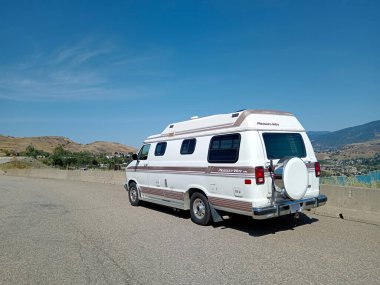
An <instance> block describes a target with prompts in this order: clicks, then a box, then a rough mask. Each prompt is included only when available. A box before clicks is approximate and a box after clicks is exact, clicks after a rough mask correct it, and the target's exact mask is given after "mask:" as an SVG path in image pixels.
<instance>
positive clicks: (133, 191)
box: [128, 182, 140, 206]
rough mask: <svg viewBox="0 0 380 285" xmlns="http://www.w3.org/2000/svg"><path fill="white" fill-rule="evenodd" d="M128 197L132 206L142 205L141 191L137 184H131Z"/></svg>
mask: <svg viewBox="0 0 380 285" xmlns="http://www.w3.org/2000/svg"><path fill="white" fill-rule="evenodd" d="M128 197H129V203H131V205H132V206H138V205H139V204H140V198H139V190H138V189H137V185H136V183H135V182H132V183H131V184H129V190H128Z"/></svg>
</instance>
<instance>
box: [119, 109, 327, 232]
mask: <svg viewBox="0 0 380 285" xmlns="http://www.w3.org/2000/svg"><path fill="white" fill-rule="evenodd" d="M133 159H134V160H133V161H132V162H131V163H130V164H129V165H128V167H127V169H126V177H127V179H126V183H125V189H126V190H127V191H128V194H129V201H130V203H131V204H132V205H133V206H137V205H139V203H140V201H148V202H153V203H157V204H161V205H165V206H169V207H173V208H178V209H182V210H190V213H191V218H192V220H193V221H194V222H195V223H197V224H200V225H207V224H208V223H209V222H211V221H215V222H216V221H220V220H221V219H222V218H221V214H220V213H221V212H227V213H236V214H242V215H248V216H252V217H253V218H254V219H268V218H272V217H277V216H282V215H290V214H298V213H299V212H302V211H304V210H307V209H311V208H315V207H319V206H322V205H324V204H325V203H326V201H327V197H326V196H325V195H321V194H320V193H319V177H320V175H321V170H320V166H319V163H318V162H317V158H316V157H315V154H314V151H313V147H312V145H311V143H310V140H309V138H308V136H307V134H306V132H305V130H304V128H303V127H302V125H301V124H300V123H299V121H298V120H297V119H296V118H295V117H294V116H293V115H292V114H290V113H286V112H279V111H269V110H244V111H239V112H235V113H231V114H221V115H214V116H208V117H202V118H198V117H192V118H191V120H188V121H183V122H179V123H174V124H170V125H169V126H167V127H166V128H165V129H164V131H163V132H162V133H161V134H159V135H154V136H150V137H148V138H147V139H146V140H145V141H144V144H143V146H142V147H141V149H140V150H139V152H138V154H135V155H133Z"/></svg>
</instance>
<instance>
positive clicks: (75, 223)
mask: <svg viewBox="0 0 380 285" xmlns="http://www.w3.org/2000/svg"><path fill="white" fill-rule="evenodd" d="M379 269H380V227H378V226H374V225H369V224H361V223H356V222H350V221H344V220H339V219H334V218H327V217H321V216H313V215H308V216H306V215H302V216H301V218H300V219H299V220H298V221H297V222H294V221H291V220H289V219H287V218H281V219H277V220H271V221H264V222H263V221H253V220H251V219H250V218H244V217H242V218H232V219H230V220H228V221H224V222H222V223H219V224H218V225H216V226H214V227H213V226H209V227H201V226H198V225H195V224H193V223H192V222H191V220H190V219H189V215H188V214H186V213H177V212H174V211H173V210H171V209H168V208H163V207H158V206H152V205H147V204H146V205H144V206H143V207H131V206H130V205H129V203H128V197H127V195H126V193H125V192H124V190H123V188H122V187H121V186H115V185H105V184H97V183H85V182H74V181H63V180H49V179H33V178H21V177H9V176H0V283H1V284H279V283H285V284H288V283H292V284H297V283H298V284H380V276H379V272H380V271H379Z"/></svg>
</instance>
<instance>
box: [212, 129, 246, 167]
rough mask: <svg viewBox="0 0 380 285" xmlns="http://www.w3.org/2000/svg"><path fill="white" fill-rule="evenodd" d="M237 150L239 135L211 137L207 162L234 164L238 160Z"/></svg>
mask: <svg viewBox="0 0 380 285" xmlns="http://www.w3.org/2000/svg"><path fill="white" fill-rule="evenodd" d="M239 149H240V134H230V135H221V136H215V137H212V138H211V141H210V147H209V150H208V162H210V163H235V162H236V161H238V159H239Z"/></svg>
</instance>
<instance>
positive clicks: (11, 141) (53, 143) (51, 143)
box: [0, 135, 136, 154]
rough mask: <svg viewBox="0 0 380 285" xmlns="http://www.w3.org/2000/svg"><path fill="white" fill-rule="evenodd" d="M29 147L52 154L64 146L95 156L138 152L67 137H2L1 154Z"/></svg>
mask: <svg viewBox="0 0 380 285" xmlns="http://www.w3.org/2000/svg"><path fill="white" fill-rule="evenodd" d="M29 145H32V146H33V147H34V148H36V149H39V150H43V151H46V152H49V153H51V152H52V151H53V149H54V148H56V147H57V146H63V148H64V149H66V150H68V151H71V152H81V151H87V152H90V153H93V154H99V153H106V154H114V153H115V152H120V153H129V152H136V149H135V148H134V147H131V146H127V145H123V144H120V143H115V142H102V141H96V142H93V143H89V144H80V143H76V142H74V141H72V140H70V139H68V138H65V137H54V136H46V137H25V138H16V137H10V136H1V135H0V152H3V153H6V152H7V151H8V152H13V153H15V152H16V153H19V152H22V151H24V150H25V149H26V148H27V147H28V146H29Z"/></svg>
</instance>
